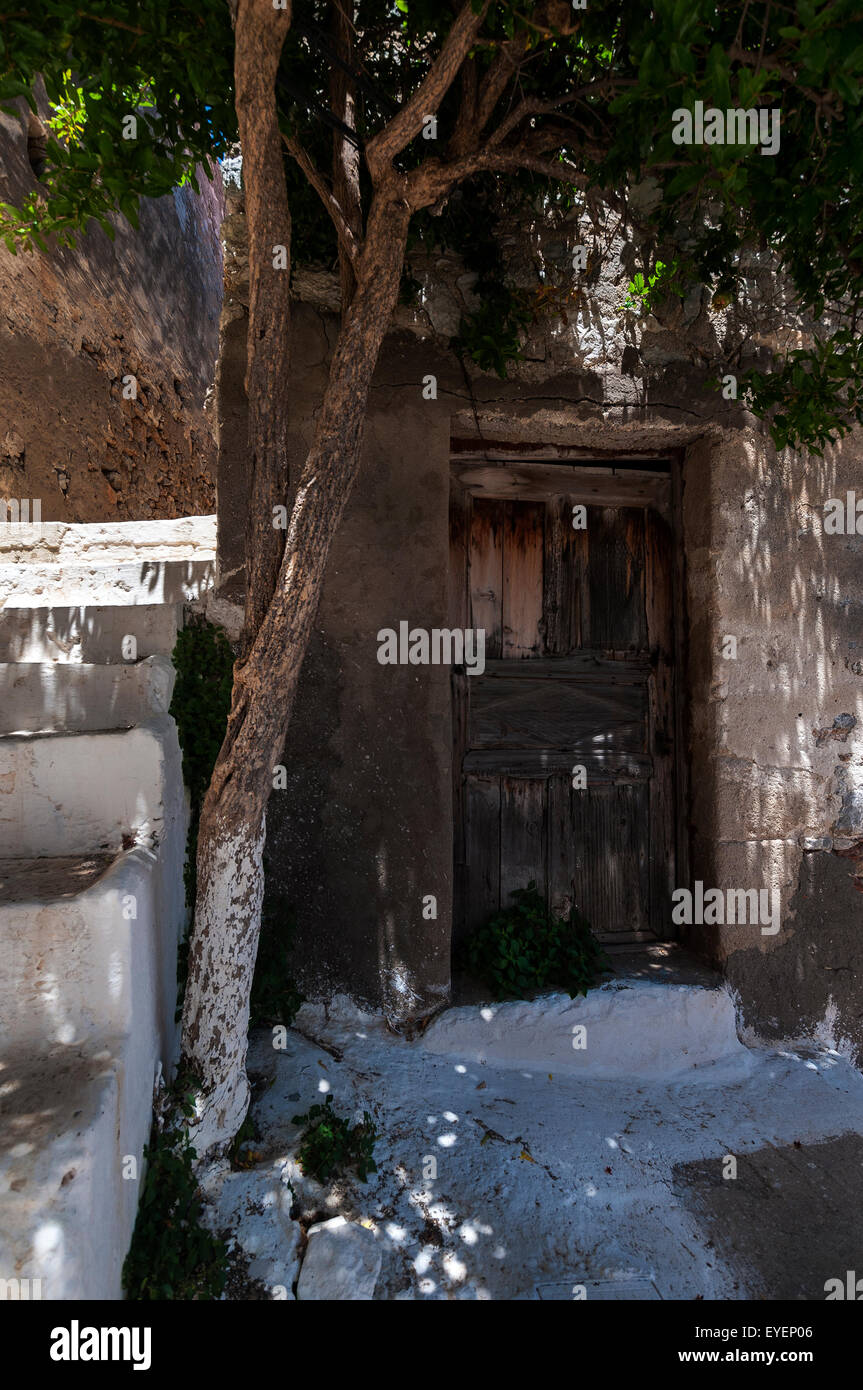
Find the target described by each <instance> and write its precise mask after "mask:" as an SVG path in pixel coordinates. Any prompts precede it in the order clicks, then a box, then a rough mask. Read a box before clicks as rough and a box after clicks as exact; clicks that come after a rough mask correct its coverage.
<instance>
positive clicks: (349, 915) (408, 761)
mask: <svg viewBox="0 0 863 1390" xmlns="http://www.w3.org/2000/svg"><path fill="white" fill-rule="evenodd" d="M327 327H329V328H330V329H331V327H332V325H325V324H324V323H322V321H321V320H320V319H319V318H318V317H317V315H315V314H313V313H311V312H310V311H309V310H307V309H303V308H300V309H299V310H298V313H297V316H296V321H295V334H294V360H295V364H296V366H295V372H294V385H293V394H292V399H293V400H294V403H295V416H296V418H297V419H298V420H299V421H304V422H306V427H305V429H304V430H301V431H299V432H298V435H297V437H296V438H295V439H294V440H293V448H292V460H293V462H294V463H295V464H296V463H297V462H299V461H300V460H301V458H302V454H303V444H304V442H307V440H308V422H309V421H310V420H311V416H312V412H313V410H314V408H315V406H316V404H317V402H318V401H319V399H320V392H321V390H322V387H323V383H324V380H325V377H324V358H325V354H326V351H327V338H326V336H325V330H326V328H327ZM381 365H382V368H384V369H385V368H386V367H389V368H391V369H392V370H393V371H395V373H396V375H395V376H394V377H393V378H391V379H393V380H396V381H398V380H401V379H402V377H401V375H400V372H401V370H402V369H403V365H404V364H403V360H402V359H401V358H400V357H399V356H396V357H395V358H394V359H389V358H387V359H385V361H384V362H382V364H381ZM379 375H380V376H384V375H385V371H384V370H382V372H381V373H380V374H379ZM418 441H421V444H418ZM448 447H449V428H448V420H447V418H446V415H445V414H443V413H441V412H440V411H438V412H435V414H434V415H433V417H432V418H431V419H430V418H429V412H428V410H427V409H426V408H425V403H424V402H423V401H422V399H421V396H420V393H419V392H418V391H417V392H413V391H410V392H406V391H404V390H399V389H398V388H397V389H395V390H393V389H390V388H388V387H387V386H386V385H384V384H381V385H379V386H378V388H377V389H376V391H375V392H374V395H373V399H372V403H371V409H370V412H369V417H368V421H367V425H366V431H365V447H364V450H363V464H362V472H361V475H360V478H359V480H358V482H357V484H356V488H355V490H354V492H353V494H352V496H351V499H350V501H349V503H348V507H347V512H346V515H345V518H344V521H343V524H342V527H341V529H340V531H339V533H338V535H337V537H336V539H335V542H334V544H333V549H332V551H331V555H330V561H329V568H328V571H327V579H326V583H325V588H324V596H323V600H322V603H321V606H320V610H319V613H318V620H317V623H316V631H315V636H314V639H313V642H312V646H311V649H310V651H309V653H308V656H307V658H306V661H305V663H304V666H303V674H302V680H301V688H300V692H299V697H298V703H297V708H296V713H295V718H294V720H293V724H292V727H291V732H290V734H289V737H288V742H287V745H286V748H285V754H284V764H285V767H286V769H287V774H288V787H287V789H286V790H285V791H279V790H276V791H274V792H273V794H272V797H271V800H270V806H269V810H268V813H267V827H268V838H267V856H268V864H269V867H270V874H269V882H268V892H269V893H270V895H271V899H274V898H275V899H280V900H281V902H280V906H281V905H291V906H293V908H294V909H295V911H296V913H297V918H298V928H299V930H298V937H297V951H296V955H297V959H298V960H299V962H300V976H301V980H302V984H303V986H304V988H305V989H306V990H307V991H308V992H309V993H312V994H319V993H325V992H329V991H330V990H336V989H339V988H347V989H349V990H350V992H351V993H352V994H354V995H355V996H358V997H360V998H363V999H366V1000H370V1001H372V1002H376V1003H383V1004H384V1005H385V1006H386V1007H387V1008H388V1010H389V1011H390V1012H391V1013H392V1015H393V1016H394V1017H404V1016H406V1015H409V1014H411V1013H415V1012H417V1011H422V1010H423V1009H424V1008H428V1007H430V1006H433V1005H434V1004H436V1003H439V1002H441V999H442V997H443V996H444V995H445V992H446V990H447V988H448V983H449V920H450V911H451V859H452V853H451V823H452V822H451V784H450V756H449V749H450V742H451V736H450V690H449V687H450V681H449V670H448V669H447V668H444V667H413V666H405V667H400V666H396V667H393V666H381V665H380V664H379V663H378V661H377V650H378V643H377V638H376V635H377V632H378V631H379V630H380V629H381V628H383V627H397V626H398V623H399V621H401V620H402V619H407V620H408V621H410V622H411V623H412V624H422V625H424V626H430V627H431V626H439V627H444V626H446V625H447V574H446V566H445V563H444V564H442V563H441V557H442V556H445V555H446V551H447V544H448V526H449V487H448V477H447V468H448V465H447V457H448ZM427 894H433V895H434V896H435V897H436V898H437V910H438V916H437V918H436V919H435V920H424V919H423V916H422V899H423V897H424V896H425V895H427Z"/></svg>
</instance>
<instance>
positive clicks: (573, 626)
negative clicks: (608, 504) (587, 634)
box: [542, 497, 587, 656]
mask: <svg viewBox="0 0 863 1390" xmlns="http://www.w3.org/2000/svg"><path fill="white" fill-rule="evenodd" d="M572 506H573V504H572V502H571V500H570V499H569V498H568V497H552V498H551V499H550V500H549V502H548V503H547V505H546V517H545V563H544V575H543V616H542V629H543V637H544V644H543V645H544V652H545V654H546V655H547V656H570V655H571V654H572V652H574V651H576V650H577V648H578V647H579V645H580V642H581V601H582V594H583V592H584V584H583V580H584V573H585V562H586V558H587V544H586V542H587V537H586V533H585V532H584V531H580V532H577V531H575V530H573V526H572Z"/></svg>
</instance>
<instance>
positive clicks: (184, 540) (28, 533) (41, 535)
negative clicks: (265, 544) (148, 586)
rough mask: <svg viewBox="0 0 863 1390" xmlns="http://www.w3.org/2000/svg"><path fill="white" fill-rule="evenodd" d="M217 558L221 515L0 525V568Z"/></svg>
mask: <svg viewBox="0 0 863 1390" xmlns="http://www.w3.org/2000/svg"><path fill="white" fill-rule="evenodd" d="M215 554H216V517H215V516H184V517H178V518H176V519H174V520H166V521H100V522H82V523H69V522H64V521H47V522H42V523H40V524H39V525H32V524H31V525H23V524H12V525H9V524H7V525H5V526H0V566H2V565H8V564H15V565H21V564H33V565H46V564H54V565H81V564H84V565H87V564H94V565H98V566H101V567H106V566H111V565H118V564H119V565H122V564H128V563H130V562H132V561H134V560H138V559H140V560H141V561H142V562H143V561H145V560H149V561H159V560H182V559H190V560H206V559H213V558H214V557H215Z"/></svg>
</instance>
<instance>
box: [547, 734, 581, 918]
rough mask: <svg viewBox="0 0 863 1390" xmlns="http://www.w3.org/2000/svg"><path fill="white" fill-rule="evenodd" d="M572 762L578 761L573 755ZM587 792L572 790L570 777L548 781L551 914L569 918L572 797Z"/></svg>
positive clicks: (572, 871) (573, 869)
mask: <svg viewBox="0 0 863 1390" xmlns="http://www.w3.org/2000/svg"><path fill="white" fill-rule="evenodd" d="M572 760H573V763H577V762H578V758H577V757H576V756H575V755H573V759H572ZM584 794H585V793H584V791H573V790H572V779H571V777H570V776H569V775H567V776H561V777H550V778H549V781H548V793H547V795H548V815H547V824H548V877H547V881H548V903H549V907H550V908H551V910H552V912H555V913H557V915H558V916H560V917H567V916H568V915H569V911H570V908H571V907H572V903H573V881H574V879H575V873H576V854H575V837H574V827H573V819H572V798H573V797H576V796H584Z"/></svg>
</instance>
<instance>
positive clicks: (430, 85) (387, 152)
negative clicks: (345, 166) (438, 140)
mask: <svg viewBox="0 0 863 1390" xmlns="http://www.w3.org/2000/svg"><path fill="white" fill-rule="evenodd" d="M489 4H490V0H483V3H482V5H481V7H480V9H479V12H478V13H476V14H475V13H474V10H473V5H472V4H471V0H468V3H467V4H466V5H464V7H463V8H462V10H461V12H460V14H459V15H458V18H457V19H456V21H455V23H454V24H453V26H452V28H451V29H450V31H449V33H448V34H447V37H446V40H445V42H444V45H443V48H442V49H441V51H440V53H439V54H438V56H437V58H436V59H435V61H434V62H433V63H432V65H431V68H430V69H429V71H428V72H427V73H426V75H425V77H424V78H423V80H422V82H421V83H420V85H419V86H418V87H417V89H416V91H415V92H414V94H413V96H412V97H410V98H409V100H408V101H407V102H406V103H405V105H404V106H403V107H402V109H401V111H399V113H398V115H397V116H394V117H393V119H392V120H391V121H390V122H389V123H388V124H387V125H385V126H384V128H383V130H382V131H380V132H379V133H378V134H377V135H376V136H375V137H374V139H373V140H370V141H369V143H368V145H367V146H366V163H367V165H368V167H369V173H370V174H371V176H372V180H373V182H375V183H377V182H379V181H380V180H381V179H382V178H383V177H384V176H385V174H386V171H387V169H388V168H389V166H390V165H391V163H392V161H393V159H395V157H396V155H397V154H401V152H402V150H403V149H404V148H405V146H406V145H409V144H410V142H411V140H413V139H414V138H415V137H416V136H417V135H419V133H420V131H421V130H422V126H423V120H424V118H425V117H426V116H428V115H431V114H433V113H434V112H436V111H437V109H438V107H439V106H440V103H441V101H442V100H443V98H444V97H445V96H446V94H447V92H448V91H449V89H450V87H451V86H452V83H453V80H454V78H455V77H456V76H457V75H458V72H459V69H460V68H461V65H462V63H463V62H464V60H465V58H466V57H467V55H468V53H469V52H470V50H471V48H472V46H473V43H474V40H475V38H476V36H477V34H478V33H479V30H480V28H481V26H482V23H483V20H484V19H485V17H486V13H487V12H488V7H489Z"/></svg>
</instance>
